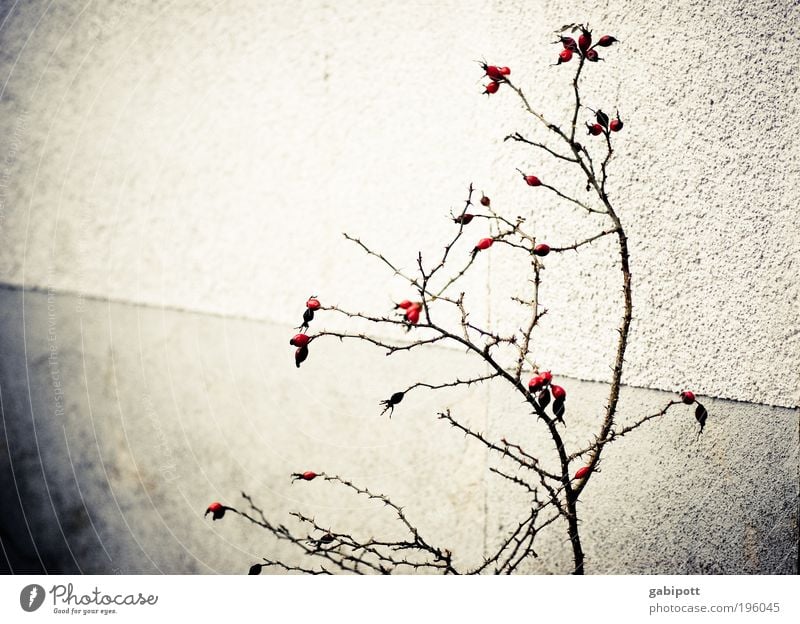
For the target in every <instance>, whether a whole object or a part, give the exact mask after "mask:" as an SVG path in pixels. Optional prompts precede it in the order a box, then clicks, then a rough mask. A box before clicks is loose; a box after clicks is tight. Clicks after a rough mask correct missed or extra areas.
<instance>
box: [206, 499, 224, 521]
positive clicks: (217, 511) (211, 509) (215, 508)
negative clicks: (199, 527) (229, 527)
mask: <svg viewBox="0 0 800 624" xmlns="http://www.w3.org/2000/svg"><path fill="white" fill-rule="evenodd" d="M225 509H226V507H225V506H224V505H223V504H222V503H218V502H216V501H215V502H213V503H211V504H210V505H209V506H208V509H206V513H204V514H203V517H205V516H207V515H208V514H211V517H212V518H213V519H214V520H221V519H222V517H223V516H224V515H225Z"/></svg>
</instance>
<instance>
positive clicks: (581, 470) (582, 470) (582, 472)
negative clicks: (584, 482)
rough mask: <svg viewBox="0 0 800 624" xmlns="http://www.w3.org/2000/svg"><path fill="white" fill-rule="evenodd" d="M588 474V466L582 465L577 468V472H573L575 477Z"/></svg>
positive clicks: (578, 477)
mask: <svg viewBox="0 0 800 624" xmlns="http://www.w3.org/2000/svg"><path fill="white" fill-rule="evenodd" d="M588 474H589V466H583V467H582V468H578V470H577V472H576V473H575V478H576V479H583V478H584V477H585V476H586V475H588Z"/></svg>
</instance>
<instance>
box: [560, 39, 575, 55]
mask: <svg viewBox="0 0 800 624" xmlns="http://www.w3.org/2000/svg"><path fill="white" fill-rule="evenodd" d="M561 45H563V46H564V49H565V50H569V51H570V52H577V51H578V44H577V43H575V40H574V39H573V38H572V37H561Z"/></svg>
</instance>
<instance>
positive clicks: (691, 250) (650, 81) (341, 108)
mask: <svg viewBox="0 0 800 624" xmlns="http://www.w3.org/2000/svg"><path fill="white" fill-rule="evenodd" d="M3 6H4V12H3V23H2V28H0V40H1V42H2V43H1V46H2V59H0V63H1V64H2V65H1V67H2V69H1V70H0V76H2V81H0V89H2V92H1V97H0V134H1V135H2V136H3V137H4V142H3V145H4V150H3V151H4V153H3V154H0V157H3V158H4V159H5V161H4V172H3V180H2V181H3V187H2V191H3V194H2V201H3V208H2V221H1V222H0V233H1V235H2V242H1V243H0V280H2V281H4V282H6V283H12V284H18V285H26V286H39V287H42V286H46V285H51V286H53V287H55V288H58V289H63V290H68V291H79V292H85V293H89V294H93V295H97V296H100V297H111V298H114V299H121V300H127V301H135V302H147V303H154V304H158V305H166V306H173V307H178V308H185V309H191V310H201V311H211V312H216V313H222V314H228V315H237V316H246V317H254V318H260V319H268V320H272V321H277V322H293V321H294V317H295V316H296V313H297V312H296V311H297V303H298V301H302V300H303V298H304V297H305V296H306V295H307V294H308V293H309V292H310V291H314V292H318V293H320V294H321V295H323V296H325V298H326V299H327V300H329V301H331V300H335V301H339V302H341V303H347V304H350V307H358V306H360V305H369V306H372V308H373V309H374V308H379V309H380V308H382V307H383V306H384V305H385V304H386V303H387V302H388V298H389V293H390V292H392V288H393V287H391V286H387V287H386V288H385V291H386V292H384V291H382V290H378V291H377V293H376V289H375V285H376V284H382V283H384V282H385V280H386V275H385V273H383V272H382V271H381V270H380V268H379V267H378V266H376V265H375V264H373V263H370V262H368V261H366V260H365V259H364V258H363V257H362V255H361V254H360V253H358V252H357V250H356V249H355V248H353V247H352V245H349V244H347V243H346V242H345V241H343V240H342V239H341V238H340V237H339V232H341V231H343V230H347V231H351V232H356V233H359V234H361V235H362V236H363V237H364V238H365V239H366V240H367V241H369V242H370V243H372V244H374V245H375V246H378V247H380V248H382V249H384V250H385V251H386V252H387V253H388V254H390V255H391V256H392V257H393V258H395V259H396V260H397V262H398V263H399V264H401V265H404V266H411V265H413V262H414V259H415V257H416V251H417V250H419V249H421V250H423V251H431V250H433V249H435V248H436V246H437V245H438V241H440V240H442V232H443V231H445V230H446V229H447V228H448V224H447V222H446V220H445V215H446V213H447V212H448V210H449V209H450V208H451V207H453V206H456V205H457V204H458V203H459V202H460V200H461V198H462V197H463V196H464V193H465V188H466V186H467V184H468V183H469V182H470V181H474V182H475V183H476V184H477V185H478V186H479V188H483V189H486V191H487V192H488V193H491V195H492V197H494V198H495V202H496V205H497V206H498V208H501V209H504V210H507V211H508V212H509V213H511V214H518V213H521V214H524V215H527V216H529V217H530V216H532V217H535V222H536V231H537V233H538V234H539V235H540V236H542V237H543V238H546V239H547V240H551V241H554V242H556V243H562V242H571V241H573V240H575V239H576V238H577V237H578V236H580V235H581V234H583V233H587V232H592V231H596V228H597V227H599V225H600V224H599V223H598V219H597V218H594V217H593V218H590V217H587V216H584V215H582V214H578V213H576V212H574V211H573V210H572V209H571V208H569V207H568V206H564V205H563V204H559V203H558V202H556V201H554V198H553V197H552V196H548V195H546V194H545V193H544V192H538V191H533V190H531V189H528V188H526V187H524V185H522V184H521V183H520V181H519V179H518V178H517V177H516V174H515V172H514V167H516V166H524V167H526V168H528V167H530V168H533V169H536V170H537V171H538V172H539V173H540V174H541V177H544V178H546V179H547V180H551V181H557V182H558V184H560V185H563V186H564V187H565V188H566V187H568V186H569V185H570V181H571V180H572V179H573V177H572V176H571V175H570V174H569V172H568V171H566V170H565V169H564V168H563V167H560V166H557V165H556V164H554V163H551V162H548V161H546V160H544V159H542V158H541V156H540V155H539V154H534V153H530V152H528V151H526V150H524V149H521V147H520V146H512V145H502V144H501V139H502V137H503V136H504V135H505V134H506V133H508V132H510V131H513V130H524V131H526V132H528V133H531V135H532V136H542V137H543V136H544V135H542V134H541V130H540V129H537V128H536V126H535V124H533V123H532V122H531V120H530V119H529V118H526V117H525V116H524V115H523V114H522V112H521V109H520V106H519V104H518V102H517V101H515V100H514V98H512V97H511V95H510V94H509V93H502V94H500V95H498V96H496V97H493V98H491V99H488V100H487V98H484V97H480V96H479V94H478V93H479V91H480V87H479V84H478V80H477V79H478V74H479V72H478V70H477V66H476V65H475V64H474V63H473V62H472V60H473V59H478V58H481V57H483V56H485V57H486V58H489V59H498V60H499V61H501V62H503V63H506V64H508V65H510V66H512V68H513V72H514V73H513V76H514V77H515V78H516V79H517V80H518V81H519V83H520V84H521V85H522V86H523V87H524V88H526V90H527V91H528V92H529V94H530V97H531V100H532V102H533V103H534V104H535V106H537V107H539V108H540V109H541V110H543V111H544V112H545V113H546V114H548V115H549V116H551V117H553V118H554V119H557V120H560V119H562V118H563V111H564V110H565V105H567V103H568V102H569V84H568V81H569V75H570V69H569V68H564V67H549V66H548V63H550V62H551V60H552V56H553V54H554V48H553V47H551V46H549V45H548V41H549V40H550V39H551V38H552V35H551V34H550V32H551V30H552V29H553V28H554V27H557V26H559V25H561V24H563V23H565V22H568V21H573V20H584V21H588V22H589V23H590V24H592V25H594V26H595V27H596V28H597V29H598V31H609V32H613V33H614V34H615V35H617V36H618V37H619V38H620V39H621V40H622V41H623V44H622V45H620V46H619V47H616V48H612V49H611V50H610V51H609V52H608V53H607V57H608V60H607V62H605V63H600V64H598V65H597V66H592V67H589V68H588V69H589V71H587V77H586V80H585V83H584V84H585V101H586V103H587V105H590V106H592V105H594V106H602V107H604V108H606V109H614V108H615V107H617V106H618V107H619V108H620V109H621V111H622V113H623V115H624V116H625V118H626V120H627V125H626V129H625V131H624V133H623V134H622V135H621V136H620V138H619V143H618V153H617V157H616V158H615V159H614V161H613V163H612V170H613V180H612V183H611V187H610V190H611V193H612V196H613V197H614V198H615V199H617V200H618V205H619V211H620V213H621V215H622V218H623V220H624V222H625V223H626V224H627V225H628V228H629V233H630V238H631V247H632V264H633V271H634V277H635V287H636V309H635V316H636V319H635V324H634V334H633V340H632V342H631V347H630V351H629V357H628V368H627V372H626V379H627V382H628V383H629V384H633V385H640V386H647V387H654V388H661V389H669V390H675V389H679V388H681V387H683V386H685V385H687V384H689V385H691V386H692V387H694V388H695V389H697V390H698V391H700V392H703V393H705V394H709V395H713V396H720V397H728V398H735V399H738V400H745V401H755V402H763V403H769V404H776V405H782V406H794V405H797V403H798V401H799V400H800V389H798V386H799V384H798V374H797V371H798V370H800V343H798V339H799V337H800V332H799V331H798V328H800V319H799V318H798V312H797V310H798V309H800V306H798V284H800V280H799V279H798V249H800V244H799V243H800V240H799V239H798V237H799V236H800V235H799V234H798V232H800V213H798V211H797V210H796V205H797V202H798V199H800V198H798V186H797V184H794V183H793V182H794V181H795V180H796V179H797V174H798V167H799V165H798V150H797V149H796V147H795V137H796V136H797V135H798V132H800V115H798V114H797V104H796V99H797V98H796V97H795V95H796V94H795V89H794V88H793V85H796V83H797V79H798V76H797V72H798V70H797V68H798V66H800V50H799V49H798V47H797V46H796V45H795V44H794V42H795V41H796V39H797V33H796V27H797V24H798V23H800V5H798V4H797V3H796V2H783V3H774V2H752V1H739V2H712V3H708V2H663V3H657V2H649V1H643V0H637V1H634V0H631V1H627V2H614V3H606V2H599V1H594V2H580V3H578V2H557V3H556V2H509V1H503V2H488V1H487V2H471V3H463V2H451V3H447V2H437V3H388V2H336V3H330V4H326V3H323V2H296V3H276V2H266V3H263V2H262V3H251V4H247V3H238V2H237V3H210V2H199V3H198V2H178V3H173V4H169V5H167V4H160V3H159V4H156V3H150V2H123V3H110V2H109V3H97V2H91V3H86V4H82V3H71V2H55V3H52V4H50V3H45V2H29V3H24V5H23V4H20V5H16V4H11V3H5V4H4V5H3ZM583 116H584V115H582V117H583ZM477 236H479V233H478V232H477V229H476V237H477ZM611 243H612V241H610V240H608V241H605V243H603V244H600V243H599V244H597V245H595V246H593V247H592V248H591V249H586V250H585V253H582V254H581V255H580V256H565V257H558V258H552V259H549V260H548V272H547V277H548V278H550V279H549V280H548V282H547V283H546V284H545V286H544V289H545V290H544V292H543V301H544V303H545V305H546V306H547V307H548V308H549V309H550V314H549V315H548V317H547V318H546V322H545V323H544V326H543V331H542V335H541V336H540V338H539V340H538V342H537V347H536V354H537V356H539V357H540V358H541V359H542V360H543V361H544V360H546V363H547V366H549V367H552V368H554V369H557V370H559V371H562V372H563V373H565V374H571V375H573V376H577V377H581V378H586V379H595V380H602V379H606V378H607V377H608V352H609V347H610V346H611V345H612V344H613V340H614V328H615V327H616V324H617V320H616V316H617V313H616V310H617V303H618V302H617V300H616V297H617V296H618V293H619V286H618V281H619V276H618V273H617V272H616V271H615V270H614V268H613V266H612V264H611V263H612V262H613V249H612V248H611ZM492 254H493V257H492V259H491V272H490V273H489V274H484V275H480V272H477V273H476V276H475V282H473V287H472V289H471V290H470V292H471V294H472V297H473V298H472V304H473V306H474V307H475V308H476V309H478V310H479V311H484V308H485V307H486V304H487V302H491V315H492V318H493V319H499V320H500V322H501V323H511V322H514V314H515V310H514V309H513V307H512V306H511V305H510V304H506V303H504V297H502V296H501V295H504V294H505V293H511V292H513V291H514V290H515V289H516V288H518V286H519V283H518V280H517V279H516V275H517V273H518V270H513V269H511V268H510V267H509V266H508V265H507V263H506V262H505V259H504V257H503V254H502V250H494V251H493V252H492ZM486 264H487V265H488V264H489V261H487V262H486ZM356 274H357V275H360V276H363V280H364V284H363V285H361V284H359V285H356V284H353V280H352V276H353V275H356ZM490 293H491V296H489V295H490ZM394 294H398V293H397V292H396V291H394ZM576 328H579V330H576Z"/></svg>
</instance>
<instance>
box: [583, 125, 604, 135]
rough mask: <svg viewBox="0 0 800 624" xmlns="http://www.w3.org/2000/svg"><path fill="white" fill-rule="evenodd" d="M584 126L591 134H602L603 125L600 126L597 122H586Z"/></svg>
mask: <svg viewBox="0 0 800 624" xmlns="http://www.w3.org/2000/svg"><path fill="white" fill-rule="evenodd" d="M586 128H587V129H588V130H589V134H591V135H592V136H598V135H600V134H603V126H601V125H600V124H598V123H596V124H589V123H587V124H586Z"/></svg>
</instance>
